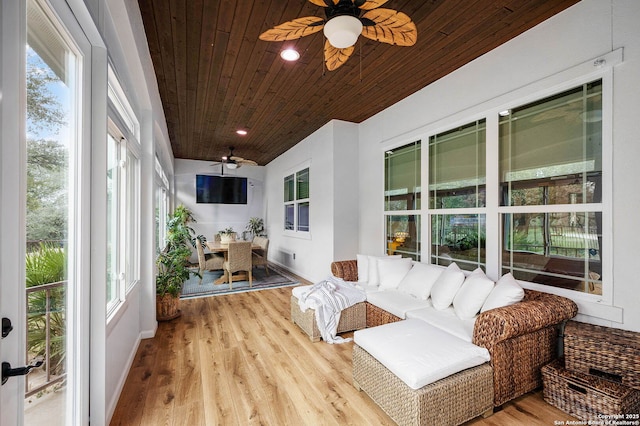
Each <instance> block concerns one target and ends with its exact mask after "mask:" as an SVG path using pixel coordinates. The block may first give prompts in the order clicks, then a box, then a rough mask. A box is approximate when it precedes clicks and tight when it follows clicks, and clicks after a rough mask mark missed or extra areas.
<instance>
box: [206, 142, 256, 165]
mask: <svg viewBox="0 0 640 426" xmlns="http://www.w3.org/2000/svg"><path fill="white" fill-rule="evenodd" d="M234 149H235V148H234V147H232V146H230V147H229V155H225V156H223V157H222V159H221V160H222V161H221V162H220V163H222V164H225V165H226V166H227V169H237V168H239V167H242V166H257V165H258V163H256V162H255V161H253V160H246V159H244V158H242V157H238V156H236V155H233V150H234ZM216 164H219V163H214V164H213V165H216Z"/></svg>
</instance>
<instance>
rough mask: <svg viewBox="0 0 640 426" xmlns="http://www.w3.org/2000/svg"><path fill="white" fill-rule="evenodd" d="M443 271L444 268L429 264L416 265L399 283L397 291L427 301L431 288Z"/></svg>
mask: <svg viewBox="0 0 640 426" xmlns="http://www.w3.org/2000/svg"><path fill="white" fill-rule="evenodd" d="M443 271H444V268H441V267H439V266H436V265H432V264H430V263H420V262H419V263H416V264H415V265H413V268H411V270H410V271H409V272H408V273H407V275H405V276H404V278H403V279H402V281H400V284H399V285H398V290H399V291H401V292H403V293H406V294H410V295H412V296H413V297H416V298H418V299H424V300H427V299H428V298H429V294H431V287H433V284H434V283H435V282H436V280H437V279H438V277H439V276H440V275H442V272H443Z"/></svg>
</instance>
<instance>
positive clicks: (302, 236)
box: [280, 161, 312, 240]
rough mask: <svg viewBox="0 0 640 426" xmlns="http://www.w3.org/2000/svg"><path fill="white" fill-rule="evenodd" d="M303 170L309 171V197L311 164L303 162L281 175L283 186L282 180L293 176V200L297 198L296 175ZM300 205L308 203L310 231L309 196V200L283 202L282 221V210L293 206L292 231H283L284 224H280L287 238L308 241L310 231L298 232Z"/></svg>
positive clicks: (310, 204)
mask: <svg viewBox="0 0 640 426" xmlns="http://www.w3.org/2000/svg"><path fill="white" fill-rule="evenodd" d="M305 169H309V195H311V162H310V161H309V162H304V163H301V164H299V165H298V166H296V167H293V168H291V169H289V171H288V172H287V173H284V174H283V175H282V178H281V180H280V181H281V182H282V184H283V185H284V179H285V178H287V177H289V176H291V175H293V182H294V198H295V197H296V196H297V195H296V194H297V182H296V175H297V174H298V173H299V172H301V171H303V170H305ZM301 203H309V229H312V227H311V217H312V212H311V209H312V207H311V206H312V203H311V196H309V198H304V199H300V200H297V199H294V200H293V201H283V202H282V214H283V217H282V220H284V213H285V211H284V209H285V206H287V205H293V206H294V208H293V218H294V222H293V229H285V228H284V223H283V224H282V226H283V228H282V230H283V235H285V236H287V237H293V238H300V239H305V240H310V239H311V235H312V234H311V231H310V230H309V231H299V230H298V205H299V204H301Z"/></svg>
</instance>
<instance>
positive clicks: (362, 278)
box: [356, 254, 402, 286]
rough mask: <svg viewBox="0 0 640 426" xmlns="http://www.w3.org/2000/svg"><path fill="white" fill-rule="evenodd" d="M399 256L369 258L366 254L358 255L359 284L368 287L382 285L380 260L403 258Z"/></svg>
mask: <svg viewBox="0 0 640 426" xmlns="http://www.w3.org/2000/svg"><path fill="white" fill-rule="evenodd" d="M401 257H402V256H401V255H399V254H394V255H392V256H369V255H364V254H358V255H356V262H357V264H358V282H359V283H361V284H362V283H366V284H368V285H373V286H378V285H380V274H379V272H378V259H389V258H398V259H399V258H401Z"/></svg>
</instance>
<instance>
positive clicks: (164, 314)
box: [156, 294, 181, 321]
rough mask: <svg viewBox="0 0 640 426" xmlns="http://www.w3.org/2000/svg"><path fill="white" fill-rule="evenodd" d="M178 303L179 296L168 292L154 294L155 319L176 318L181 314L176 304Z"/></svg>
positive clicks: (167, 319) (166, 319) (168, 319)
mask: <svg viewBox="0 0 640 426" xmlns="http://www.w3.org/2000/svg"><path fill="white" fill-rule="evenodd" d="M179 305H180V297H174V296H172V295H170V294H165V295H164V296H159V295H156V319H157V320H158V321H170V320H172V319H175V318H178V317H179V316H180V314H181V312H180V309H178V306H179Z"/></svg>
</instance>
